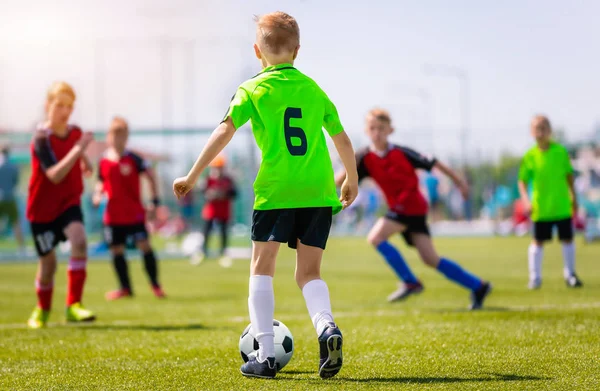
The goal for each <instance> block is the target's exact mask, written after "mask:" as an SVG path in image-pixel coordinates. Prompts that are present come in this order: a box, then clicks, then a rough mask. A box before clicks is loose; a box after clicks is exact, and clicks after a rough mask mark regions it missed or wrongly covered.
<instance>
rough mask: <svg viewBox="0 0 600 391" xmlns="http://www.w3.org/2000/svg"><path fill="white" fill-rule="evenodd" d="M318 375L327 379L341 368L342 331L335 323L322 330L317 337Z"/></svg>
mask: <svg viewBox="0 0 600 391" xmlns="http://www.w3.org/2000/svg"><path fill="white" fill-rule="evenodd" d="M319 350H320V355H321V358H320V359H319V376H321V378H322V379H329V378H330V377H333V376H335V375H337V373H338V372H339V371H340V369H342V332H341V331H340V329H338V327H337V326H336V325H335V323H329V326H327V328H325V330H323V332H322V333H321V336H320V337H319Z"/></svg>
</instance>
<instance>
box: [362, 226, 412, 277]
mask: <svg viewBox="0 0 600 391" xmlns="http://www.w3.org/2000/svg"><path fill="white" fill-rule="evenodd" d="M405 229H406V227H405V226H404V225H402V224H400V223H398V222H396V221H392V220H391V219H389V218H384V217H382V218H380V219H379V220H377V222H376V223H375V225H374V226H373V228H371V231H370V232H369V235H368V236H367V241H368V242H369V243H370V244H371V245H373V247H375V249H376V250H377V251H378V252H379V253H380V254H381V255H382V256H383V257H384V259H385V260H386V262H387V263H388V265H390V267H391V268H392V269H393V270H394V272H395V273H396V276H398V278H399V279H400V280H402V281H403V282H404V283H406V284H419V281H418V280H417V278H416V277H415V275H414V274H413V273H412V271H411V270H410V268H409V266H408V264H407V263H406V261H405V260H404V258H403V257H402V255H401V254H400V252H399V251H398V250H397V249H396V248H395V247H394V246H392V245H391V244H390V243H389V242H388V241H387V240H388V238H389V237H390V236H392V235H393V234H396V233H400V232H403V231H404V230H405Z"/></svg>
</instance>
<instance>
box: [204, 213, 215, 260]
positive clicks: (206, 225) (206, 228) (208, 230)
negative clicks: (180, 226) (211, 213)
mask: <svg viewBox="0 0 600 391" xmlns="http://www.w3.org/2000/svg"><path fill="white" fill-rule="evenodd" d="M213 222H214V220H205V221H204V228H203V230H202V235H204V243H203V244H202V252H203V254H204V256H207V255H208V241H209V239H210V233H211V231H212V229H213Z"/></svg>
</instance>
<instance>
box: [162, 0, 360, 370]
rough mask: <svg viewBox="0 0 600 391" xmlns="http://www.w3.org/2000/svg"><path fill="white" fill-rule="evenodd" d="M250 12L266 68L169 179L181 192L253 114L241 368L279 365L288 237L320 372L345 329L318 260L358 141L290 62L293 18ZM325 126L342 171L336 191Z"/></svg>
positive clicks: (343, 200) (345, 200)
mask: <svg viewBox="0 0 600 391" xmlns="http://www.w3.org/2000/svg"><path fill="white" fill-rule="evenodd" d="M256 22H257V32H256V43H255V45H254V50H255V54H256V57H257V58H258V59H259V60H260V61H261V64H262V66H263V70H262V72H260V73H259V74H258V75H256V76H255V77H253V78H252V79H250V80H247V81H246V82H244V83H242V85H241V86H240V87H239V88H238V90H237V91H236V93H235V95H234V97H233V99H232V101H231V104H230V106H229V110H228V111H227V114H226V116H225V118H224V119H223V122H222V123H221V125H219V127H217V129H216V130H215V131H214V132H213V134H212V135H211V137H210V138H209V140H208V142H207V144H206V146H205V147H204V149H203V151H202V152H201V153H200V156H199V157H198V160H197V161H196V163H195V164H194V166H193V167H192V169H191V171H190V172H189V174H188V175H187V176H185V177H183V178H178V179H176V180H175V182H174V184H173V190H174V192H175V194H176V196H177V197H182V196H184V195H185V194H186V193H187V192H189V191H190V190H191V189H192V187H193V186H194V184H195V183H196V181H197V180H198V177H199V176H200V174H201V172H202V171H203V170H204V169H205V168H206V167H207V165H208V164H209V163H210V161H212V159H214V158H215V157H216V156H217V154H218V153H219V152H220V151H221V150H222V149H223V148H224V147H225V146H226V145H227V143H229V141H230V140H231V138H232V137H233V135H234V134H235V131H236V129H238V128H239V127H241V126H243V125H244V124H245V123H247V122H248V121H250V123H251V124H252V131H253V133H254V137H255V139H256V143H257V144H258V147H259V148H260V151H261V154H262V162H261V165H260V169H259V171H258V175H257V177H256V181H255V183H254V192H255V202H254V213H253V216H252V244H253V248H252V261H251V272H250V274H251V275H250V287H249V297H248V307H249V313H250V321H251V324H252V328H253V330H254V331H255V333H256V338H257V340H258V344H259V349H258V355H257V356H256V357H250V359H249V361H248V362H247V363H245V364H244V365H243V366H242V368H241V371H242V374H243V375H245V376H252V377H263V378H273V377H275V375H276V372H277V370H276V366H275V350H274V343H273V336H274V333H273V314H274V294H273V281H272V280H273V274H274V272H275V260H276V257H277V252H278V250H279V246H280V243H287V244H288V245H289V247H291V248H294V249H296V251H297V261H296V262H297V264H296V282H297V283H298V286H299V287H300V289H301V290H302V294H303V295H304V298H305V301H306V306H307V308H308V312H309V315H310V317H311V319H312V322H313V325H314V327H315V330H316V332H317V336H318V340H319V344H320V360H319V374H320V376H321V377H322V378H328V377H332V376H334V375H335V374H337V373H338V372H339V370H340V369H341V367H342V333H341V332H340V330H339V329H338V327H337V325H336V324H335V323H334V321H333V316H332V314H331V304H330V299H329V290H328V288H327V285H326V284H325V282H324V281H323V280H321V275H320V266H321V259H322V256H323V250H324V249H325V244H326V243H327V238H328V236H329V230H330V227H331V220H332V216H333V215H334V214H335V213H337V212H339V211H340V210H341V209H342V208H343V207H346V206H348V205H350V204H351V203H352V202H353V201H354V199H355V198H356V196H357V193H358V173H357V169H356V161H355V159H354V150H353V148H352V144H351V142H350V139H349V138H348V136H347V135H346V133H345V132H344V128H343V127H342V124H341V123H340V120H339V117H338V114H337V110H336V108H335V106H334V104H333V103H332V102H331V101H330V100H329V98H328V97H327V95H326V94H325V93H324V92H323V90H322V89H321V88H320V87H319V85H318V84H317V83H315V82H314V81H313V80H312V79H310V78H309V77H307V76H306V75H304V74H302V73H301V72H300V71H299V70H298V69H296V68H295V67H294V65H293V63H294V60H295V59H296V56H297V55H298V50H299V48H300V32H299V28H298V23H297V22H296V20H295V19H294V18H293V17H291V16H290V15H288V14H286V13H283V12H274V13H271V14H267V15H263V16H262V17H259V18H257V19H256ZM323 128H325V130H326V131H327V134H328V135H329V136H330V137H331V138H332V140H333V142H334V144H335V148H336V149H337V151H338V153H339V154H340V157H341V160H342V162H343V164H344V167H345V169H346V173H347V174H346V178H345V180H344V183H343V185H342V188H341V197H339V198H338V196H337V193H336V187H335V181H334V174H333V168H332V165H331V160H330V157H329V152H328V149H327V145H326V140H325V135H324V133H323Z"/></svg>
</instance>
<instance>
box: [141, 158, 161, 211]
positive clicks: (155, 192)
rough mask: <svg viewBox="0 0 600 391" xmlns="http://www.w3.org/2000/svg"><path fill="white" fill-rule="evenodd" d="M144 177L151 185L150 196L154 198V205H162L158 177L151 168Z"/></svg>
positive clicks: (147, 169) (145, 172)
mask: <svg viewBox="0 0 600 391" xmlns="http://www.w3.org/2000/svg"><path fill="white" fill-rule="evenodd" d="M144 176H145V177H146V180H147V181H148V184H150V196H151V197H152V204H153V205H154V206H158V205H160V197H159V196H158V183H157V182H156V175H155V174H154V170H153V169H152V168H151V167H148V168H146V170H145V171H144Z"/></svg>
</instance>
